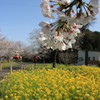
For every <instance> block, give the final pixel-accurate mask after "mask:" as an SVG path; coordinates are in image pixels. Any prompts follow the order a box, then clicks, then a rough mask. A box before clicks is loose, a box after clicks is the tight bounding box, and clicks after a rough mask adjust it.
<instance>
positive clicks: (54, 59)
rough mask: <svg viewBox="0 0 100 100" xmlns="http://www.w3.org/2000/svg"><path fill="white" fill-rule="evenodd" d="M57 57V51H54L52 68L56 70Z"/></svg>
mask: <svg viewBox="0 0 100 100" xmlns="http://www.w3.org/2000/svg"><path fill="white" fill-rule="evenodd" d="M56 57H57V50H54V51H53V64H52V67H53V68H56Z"/></svg>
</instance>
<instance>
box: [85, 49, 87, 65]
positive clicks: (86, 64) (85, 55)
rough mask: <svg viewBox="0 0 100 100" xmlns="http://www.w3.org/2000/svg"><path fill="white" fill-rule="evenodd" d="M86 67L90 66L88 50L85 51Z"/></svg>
mask: <svg viewBox="0 0 100 100" xmlns="http://www.w3.org/2000/svg"><path fill="white" fill-rule="evenodd" d="M85 65H88V50H87V49H86V50H85Z"/></svg>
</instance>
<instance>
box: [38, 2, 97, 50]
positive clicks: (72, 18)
mask: <svg viewBox="0 0 100 100" xmlns="http://www.w3.org/2000/svg"><path fill="white" fill-rule="evenodd" d="M41 8H42V13H43V15H44V16H45V17H48V18H50V19H54V18H55V17H54V14H53V13H56V14H57V16H58V20H57V21H55V22H52V23H49V22H40V23H39V26H40V27H41V32H40V34H41V37H40V38H39V41H40V42H41V44H42V45H43V46H46V47H47V48H51V49H53V50H55V49H59V50H61V51H62V50H66V49H68V48H72V44H74V43H75V42H76V39H75V38H76V37H77V35H78V33H80V28H82V26H84V25H86V24H88V23H89V22H91V21H92V20H95V19H96V18H95V15H96V14H97V13H98V0H90V2H89V3H86V2H84V1H83V0H73V1H70V0H42V3H41ZM75 8H76V11H75Z"/></svg>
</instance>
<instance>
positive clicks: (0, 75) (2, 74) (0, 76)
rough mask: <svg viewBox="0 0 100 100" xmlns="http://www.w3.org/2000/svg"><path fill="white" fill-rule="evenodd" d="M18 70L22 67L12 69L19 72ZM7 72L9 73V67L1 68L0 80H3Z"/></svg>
mask: <svg viewBox="0 0 100 100" xmlns="http://www.w3.org/2000/svg"><path fill="white" fill-rule="evenodd" d="M24 66H25V65H24ZM19 69H22V65H18V66H13V67H12V70H19ZM9 72H10V67H6V68H3V69H2V71H0V80H1V79H3V78H4V76H6V75H7V73H9Z"/></svg>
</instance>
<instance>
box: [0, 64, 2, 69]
mask: <svg viewBox="0 0 100 100" xmlns="http://www.w3.org/2000/svg"><path fill="white" fill-rule="evenodd" d="M0 71H2V64H1V63H0Z"/></svg>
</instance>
